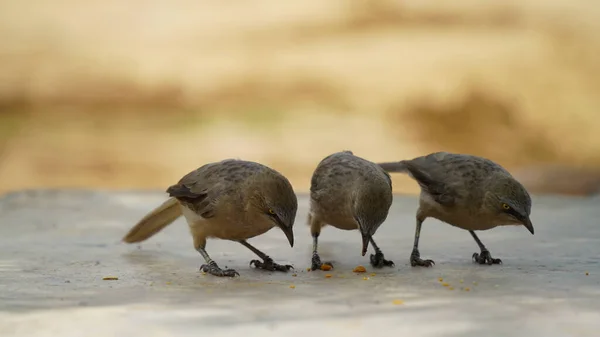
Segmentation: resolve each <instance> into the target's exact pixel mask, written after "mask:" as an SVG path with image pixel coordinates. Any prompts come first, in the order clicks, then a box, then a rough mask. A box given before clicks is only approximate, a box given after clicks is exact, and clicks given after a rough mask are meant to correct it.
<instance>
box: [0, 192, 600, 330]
mask: <svg viewBox="0 0 600 337" xmlns="http://www.w3.org/2000/svg"><path fill="white" fill-rule="evenodd" d="M163 199H164V195H163V194H162V193H137V192H135V193H134V192H130V193H125V192H121V193H109V192H89V191H62V192H61V191H37V192H36V191H29V192H20V193H15V194H10V195H6V196H5V197H3V198H2V199H0V336H3V337H8V336H28V337H34V336H61V337H66V336H102V337H106V336H144V337H149V336H240V335H242V334H244V335H246V336H305V335H317V336H320V335H322V336H335V335H336V334H340V335H343V336H369V335H374V336H379V335H381V336H389V335H392V334H393V335H394V336H543V337H552V336H598V335H599V334H600V332H599V331H600V220H598V217H599V216H600V209H599V208H598V205H599V204H600V203H599V202H598V201H599V200H600V199H598V198H596V199H592V198H590V199H581V198H562V197H534V206H533V215H532V219H533V222H534V226H535V229H536V235H535V236H532V235H531V234H529V233H528V232H527V230H525V229H524V228H517V227H514V228H497V229H494V230H490V231H487V232H482V233H481V234H480V237H481V239H482V240H483V241H484V243H485V244H486V245H487V246H488V248H489V249H490V250H491V252H492V254H493V255H494V256H495V257H499V258H502V259H503V261H504V264H503V265H496V266H479V265H475V264H473V263H472V262H471V255H472V253H473V252H475V251H476V248H477V246H476V244H475V242H474V241H473V239H472V238H471V237H470V235H469V234H468V233H467V232H465V231H462V230H459V229H457V228H453V227H451V226H448V225H445V224H443V223H441V222H438V221H435V220H428V221H427V222H425V225H424V229H423V233H422V236H421V254H422V256H423V257H426V258H431V259H433V260H435V262H436V265H435V266H434V267H433V268H430V269H415V268H412V267H410V266H409V265H408V257H409V254H410V251H411V247H412V237H413V231H414V211H415V209H416V202H417V201H416V199H415V198H413V197H407V196H399V195H397V196H395V204H394V205H393V207H392V210H391V213H390V216H389V218H388V221H387V222H386V223H385V224H384V225H383V226H382V227H381V229H380V231H379V232H378V233H377V235H376V240H377V242H378V244H379V245H380V246H381V248H382V249H383V251H384V253H386V257H387V258H389V259H392V260H394V261H395V262H396V267H395V268H393V269H387V270H375V271H374V272H375V273H376V275H375V276H370V273H371V272H373V270H372V268H370V266H369V265H368V256H365V257H362V256H360V236H359V235H358V233H357V232H341V231H338V230H335V229H333V228H331V227H328V228H326V229H325V230H324V232H323V234H322V239H321V252H322V257H323V258H324V259H331V260H333V261H334V262H335V263H336V265H335V266H336V268H335V269H334V270H333V271H331V272H330V274H332V275H333V276H332V277H331V278H325V276H324V275H325V272H321V271H318V272H307V271H306V267H307V266H308V265H309V261H310V250H311V248H310V246H311V239H310V235H309V232H308V228H307V227H306V225H305V221H306V212H307V199H306V196H300V197H299V204H300V208H299V210H298V218H297V222H296V227H295V233H296V243H297V245H296V246H295V248H293V249H292V248H290V247H289V245H288V244H287V242H286V239H285V236H284V235H283V233H281V232H280V231H279V230H277V229H274V230H272V231H270V232H269V233H267V234H266V235H264V236H263V237H259V238H255V239H253V240H251V243H253V244H255V245H256V246H257V247H259V248H260V249H262V250H264V251H265V252H267V253H268V254H270V255H271V256H272V257H274V258H275V259H276V260H277V261H279V262H282V263H291V264H293V265H294V266H295V267H296V273H297V276H296V277H294V276H293V275H292V274H293V273H292V272H290V273H288V274H283V273H269V272H263V271H258V270H255V269H252V268H250V267H249V266H248V262H249V261H250V260H251V259H253V258H255V257H254V256H253V254H252V253H251V252H250V251H248V250H247V249H246V248H244V247H242V246H241V245H239V244H236V243H233V242H227V241H217V240H214V241H210V242H209V245H208V249H209V252H210V253H211V254H212V257H213V258H214V259H215V260H217V261H218V262H219V263H220V264H221V265H222V266H228V267H231V268H235V269H237V270H238V271H239V272H240V274H241V277H239V278H236V279H221V278H216V277H213V276H210V275H202V274H201V273H200V272H198V267H199V265H200V264H201V263H202V261H201V258H200V256H199V254H198V253H196V252H195V251H194V249H193V248H192V242H191V238H190V237H189V236H188V232H187V226H186V225H185V223H184V220H183V219H179V220H177V222H176V223H175V224H173V225H172V226H170V227H168V228H167V229H165V230H164V231H163V232H161V233H159V234H158V235H156V236H154V237H153V238H151V239H150V240H148V241H147V242H144V243H143V244H141V245H126V244H124V243H120V242H119V241H120V238H121V237H122V235H123V234H124V233H125V232H126V231H127V230H128V229H129V227H130V226H132V225H133V224H134V223H135V222H136V221H137V220H138V219H139V218H140V217H141V216H143V215H144V214H145V213H146V212H147V211H149V210H150V209H152V208H153V207H155V206H156V205H158V204H159V203H160V202H161V201H162V200H163ZM359 264H362V265H364V266H366V267H367V269H368V273H367V274H354V273H353V272H352V269H353V268H354V267H355V266H356V265H359ZM586 272H587V273H588V274H589V275H586ZM105 276H117V277H119V280H117V281H103V280H102V278H103V277H105ZM364 277H368V279H367V280H365V279H364ZM440 277H441V278H443V282H447V283H448V284H449V286H448V287H445V286H443V284H442V282H440V281H439V280H438V278H440ZM461 280H462V283H461V282H460V281H461ZM292 284H293V285H295V288H291V287H290V285H292ZM450 287H453V289H451V288H450ZM465 287H468V288H469V290H470V291H466V290H465V289H464V288H465ZM395 300H401V301H403V303H402V304H397V302H394V301H395ZM398 333H400V334H398Z"/></svg>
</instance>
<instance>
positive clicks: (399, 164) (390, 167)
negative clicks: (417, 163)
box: [377, 160, 408, 173]
mask: <svg viewBox="0 0 600 337" xmlns="http://www.w3.org/2000/svg"><path fill="white" fill-rule="evenodd" d="M377 165H379V166H380V167H381V168H382V169H384V170H385V171H386V172H398V173H407V172H408V168H407V167H406V163H405V161H404V160H401V161H394V162H387V163H377Z"/></svg>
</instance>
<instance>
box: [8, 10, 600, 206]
mask: <svg viewBox="0 0 600 337" xmlns="http://www.w3.org/2000/svg"><path fill="white" fill-rule="evenodd" d="M0 41H1V43H0V193H4V192H8V191H13V190H19V189H25V188H39V187H42V188H55V187H75V188H102V189H132V188H135V189H165V188H166V187H167V186H169V185H170V184H173V183H175V182H176V181H177V180H179V178H180V177H181V176H182V175H184V174H186V173H188V172H189V171H191V170H193V169H195V168H197V167H198V166H200V165H202V164H204V163H207V162H211V161H217V160H221V159H224V158H229V157H234V158H241V159H247V160H254V161H258V162H261V163H264V164H267V165H269V166H271V167H273V168H275V169H277V170H279V171H280V172H282V173H283V174H285V175H286V176H287V177H288V178H289V179H290V180H291V181H292V184H293V185H294V187H295V188H296V189H297V190H298V191H299V192H302V191H307V190H308V188H309V184H310V176H311V174H312V171H313V170H314V168H315V166H316V165H317V163H318V162H319V161H320V160H321V159H322V158H323V157H324V156H326V155H328V154H330V153H332V152H336V151H340V150H352V151H353V152H354V153H355V154H356V155H358V156H361V157H364V158H367V159H370V160H373V161H391V160H400V159H405V158H409V157H414V156H418V155H422V154H425V153H428V152H433V151H440V150H444V151H455V152H464V153H470V154H476V155H482V156H486V157H488V158H490V159H493V160H496V161H498V162H499V163H501V164H502V165H504V166H505V167H507V168H508V169H510V170H513V171H514V172H515V174H516V175H518V176H519V177H520V178H521V179H523V181H524V182H525V184H526V185H527V186H529V187H530V188H532V189H533V190H534V192H555V193H570V194H585V193H589V192H591V191H593V190H595V189H597V187H598V186H600V178H599V177H600V174H599V173H600V169H599V168H600V6H598V5H597V3H596V2H595V1H594V0H588V1H582V0H520V1H507V0H503V1H482V0H454V1H432V0H394V1H392V0H389V1H388V0H348V1H339V0H329V1H316V0H304V1H274V0H263V1H247V0H246V1H240V0H237V1H236V0H227V1H196V0H195V1H192V0H169V1H167V0H156V1H138V0H131V1H127V2H124V1H116V0H102V1H99V0H88V1H75V0H52V1H49V0H37V1H31V0H20V1H16V0H12V1H11V0H4V1H1V2H0ZM394 185H395V186H394V189H395V191H397V192H403V193H414V192H415V191H416V190H417V185H416V184H415V183H414V182H412V181H411V180H409V179H408V178H407V177H405V176H403V175H395V176H394Z"/></svg>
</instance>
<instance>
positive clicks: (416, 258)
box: [410, 251, 435, 267]
mask: <svg viewBox="0 0 600 337" xmlns="http://www.w3.org/2000/svg"><path fill="white" fill-rule="evenodd" d="M434 264H435V262H433V260H429V259H426V260H423V259H421V254H419V252H418V251H417V252H414V251H413V253H412V254H411V255H410V265H411V266H413V267H417V266H419V267H431V266H433V265H434Z"/></svg>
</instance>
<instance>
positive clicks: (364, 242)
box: [362, 233, 371, 256]
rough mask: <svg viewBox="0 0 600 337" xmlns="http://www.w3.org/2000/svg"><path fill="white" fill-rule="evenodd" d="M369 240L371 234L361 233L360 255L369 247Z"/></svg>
mask: <svg viewBox="0 0 600 337" xmlns="http://www.w3.org/2000/svg"><path fill="white" fill-rule="evenodd" d="M369 241H371V236H370V235H368V234H364V233H362V256H365V254H366V253H367V248H369Z"/></svg>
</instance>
